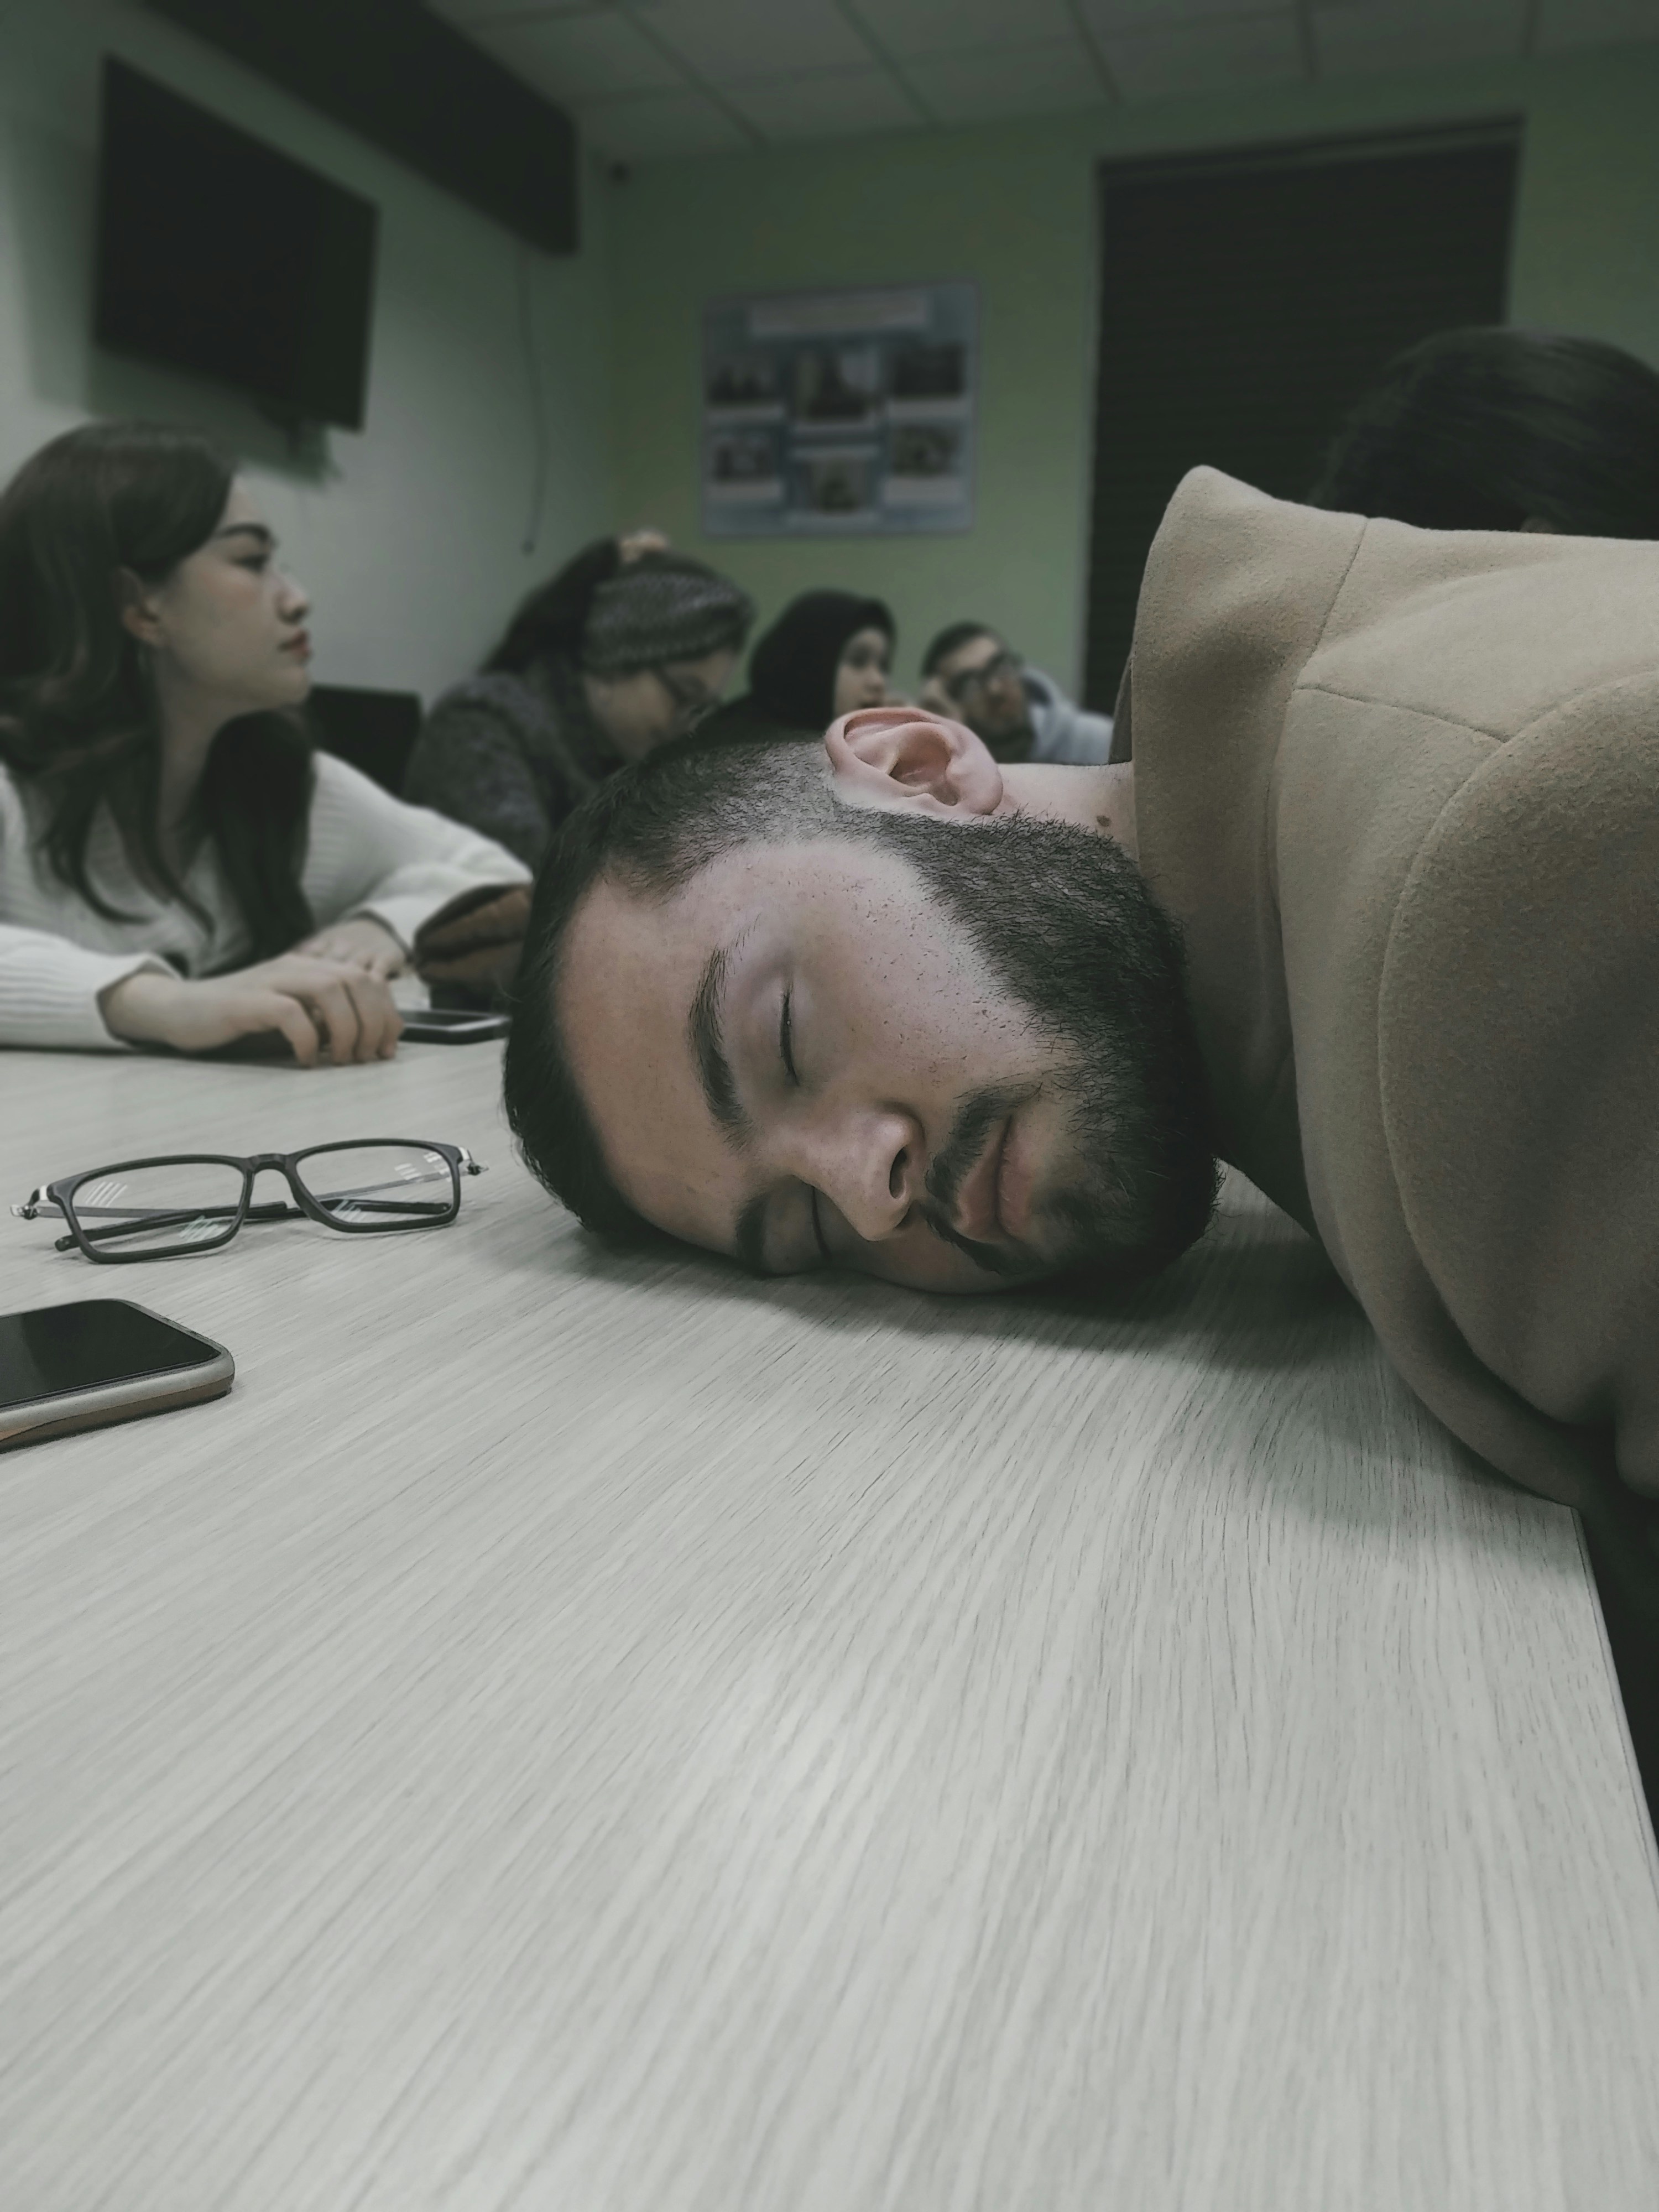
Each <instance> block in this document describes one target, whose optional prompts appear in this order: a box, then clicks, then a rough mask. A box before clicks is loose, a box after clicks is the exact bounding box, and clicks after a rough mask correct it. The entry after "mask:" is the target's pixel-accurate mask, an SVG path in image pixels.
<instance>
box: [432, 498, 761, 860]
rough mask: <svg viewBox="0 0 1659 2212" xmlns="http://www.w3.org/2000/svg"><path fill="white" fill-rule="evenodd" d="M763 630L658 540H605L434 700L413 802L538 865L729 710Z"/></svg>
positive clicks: (730, 589) (720, 581)
mask: <svg viewBox="0 0 1659 2212" xmlns="http://www.w3.org/2000/svg"><path fill="white" fill-rule="evenodd" d="M753 619H754V607H753V605H752V603H751V601H750V599H749V597H748V595H747V593H746V592H742V591H739V590H738V586H736V585H735V584H732V583H729V582H728V581H727V580H726V578H725V577H724V576H720V575H717V574H715V573H714V570H713V569H712V568H705V567H704V565H703V564H702V562H700V561H693V560H690V559H689V558H688V557H687V556H685V555H684V554H681V553H675V552H672V551H671V550H669V548H668V546H667V544H666V543H665V540H663V539H662V538H659V537H657V536H656V535H655V533H654V532H641V533H639V534H638V535H637V536H635V537H632V538H600V539H599V540H598V541H597V543H595V544H592V545H588V546H586V547H584V549H583V550H582V551H581V552H580V553H578V554H577V555H576V556H575V558H574V560H572V561H570V562H567V563H566V565H565V566H564V567H563V568H561V569H560V570H559V572H558V574H556V575H555V576H554V577H552V578H551V579H550V581H549V582H547V583H545V584H544V585H542V586H540V588H539V589H538V590H537V591H534V592H532V593H531V595H530V597H529V598H528V599H526V601H525V602H524V604H523V605H522V606H521V607H520V609H519V611H518V612H517V614H515V615H514V616H513V620H512V622H511V623H510V624H509V625H508V627H507V634H506V635H505V636H504V637H503V638H502V639H501V642H500V644H499V645H498V646H497V647H495V651H494V652H493V653H491V654H490V655H489V659H487V660H486V661H485V663H484V665H483V669H482V671H480V672H479V674H477V676H473V677H470V678H468V679H467V680H466V681H465V683H463V684H457V685H456V686H455V687H454V689H453V690H450V691H447V692H446V693H445V694H444V696H443V697H442V698H441V699H440V700H439V701H438V702H437V704H436V706H435V707H434V708H433V710H432V712H431V714H429V715H428V718H427V720H426V724H425V726H424V727H423V728H422V732H421V734H420V737H419V738H418V739H417V740H416V746H415V750H414V752H413V753H412V755H411V756H410V763H409V773H408V775H407V778H406V780H405V782H404V793H405V796H406V797H408V798H410V799H414V800H415V801H416V803H417V804H419V805H422V806H430V807H435V808H436V809H437V811H439V812H440V813H441V814H447V815H448V816H449V817H451V818H452V819H453V820H454V821H457V822H465V823H469V824H470V825H471V827H472V828H473V829H482V830H483V832H484V834H485V835H486V836H490V837H493V838H495V840H496V842H498V843H500V844H502V845H505V846H506V847H507V850H508V851H509V852H512V853H516V854H518V856H519V857H520V860H524V861H526V862H527V863H528V865H529V866H532V867H534V866H536V864H537V862H538V860H540V859H541V856H542V854H543V852H544V849H545V848H546V846H547V842H548V840H549V839H550V837H551V836H552V835H553V832H554V830H555V829H557V827H558V825H559V823H561V822H562V821H563V819H564V818H565V817H566V816H567V815H568V814H569V813H570V812H571V811H573V809H574V808H575V807H576V806H578V805H580V803H581V801H582V800H583V799H586V797H587V796H588V795H589V793H592V792H594V791H597V790H598V789H599V786H600V784H601V783H603V782H604V781H605V778H606V777H607V776H608V775H611V774H612V773H613V772H614V771H615V770H616V769H619V768H620V767H622V765H623V763H624V762H627V761H636V760H640V759H642V758H643V757H644V756H645V755H646V754H647V753H648V752H650V751H652V750H654V748H655V747H656V746H658V745H660V744H667V743H668V741H669V740H670V739H671V738H680V737H684V736H685V735H687V734H688V732H690V731H691V730H692V729H694V728H695V727H696V725H697V723H698V722H699V721H700V720H702V718H703V716H704V715H706V714H708V712H709V711H710V710H711V708H714V706H715V705H716V704H717V703H718V702H719V700H720V694H721V693H722V692H723V691H724V690H725V689H726V684H727V683H728V682H729V681H730V678H731V675H732V669H733V667H734V666H735V665H736V664H737V657H738V652H739V650H740V649H741V647H742V646H743V643H744V639H745V638H746V637H747V635H748V634H749V628H750V623H751V622H752V621H753Z"/></svg>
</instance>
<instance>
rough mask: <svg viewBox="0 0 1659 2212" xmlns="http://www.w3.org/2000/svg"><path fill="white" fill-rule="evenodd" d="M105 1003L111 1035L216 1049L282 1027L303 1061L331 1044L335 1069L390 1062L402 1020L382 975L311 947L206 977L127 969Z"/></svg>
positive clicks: (309, 1063) (103, 997)
mask: <svg viewBox="0 0 1659 2212" xmlns="http://www.w3.org/2000/svg"><path fill="white" fill-rule="evenodd" d="M383 934H384V933H383ZM98 1003H99V1005H100V1008H101V1009H102V1012H103V1016H104V1021H105V1023H106V1026H107V1027H108V1029H109V1030H110V1032H111V1034H112V1036H118V1037H126V1038H128V1039H130V1040H131V1042H133V1043H134V1044H165V1045H171V1046H172V1047H173V1050H174V1051H175V1052H216V1051H217V1050H218V1049H219V1048H221V1047H222V1046H224V1045H228V1044H234V1043H235V1042H236V1041H237V1039H238V1038H239V1037H247V1036H269V1035H270V1034H271V1033H272V1032H273V1031H275V1032H277V1033H279V1034H280V1035H282V1036H284V1037H286V1038H287V1039H288V1042H289V1044H290V1045H291V1046H292V1048H293V1051H294V1057H295V1060H298V1061H299V1063H300V1065H301V1067H315V1066H317V1065H318V1063H319V1060H321V1058H322V1056H323V1054H324V1052H325V1050H326V1052H327V1053H328V1055H329V1057H330V1058H331V1060H333V1061H334V1063H335V1065H336V1066H340V1065H341V1064H342V1063H343V1061H346V1060H390V1059H391V1057H392V1054H393V1053H394V1052H396V1050H397V1049H398V1033H399V1032H400V1030H402V1028H403V1025H404V1024H403V1017H402V1015H401V1014H399V1012H398V1008H397V1006H396V1003H395V1002H394V1000H393V999H392V993H391V991H390V989H389V988H388V987H387V985H386V978H385V977H384V976H383V975H376V974H375V973H374V971H373V970H372V969H368V968H365V967H362V966H360V965H357V964H356V963H351V962H345V961H337V960H319V959H316V958H314V957H313V956H311V955H310V954H307V953H304V952H285V953H283V955H282V957H280V958H279V959H276V960H266V961H264V962H262V963H261V964H260V965H259V966H258V967H257V968H244V969H241V970H240V973H239V974H237V975H208V976H204V977H203V978H202V979H201V980H200V981H187V980H186V979H185V977H183V976H179V975H157V974H155V972H153V971H151V972H147V973H142V974H139V975H125V976H123V977H122V979H121V981H119V982H118V983H113V984H112V985H111V986H110V987H109V989H108V990H107V991H104V992H100V994H99V1001H98Z"/></svg>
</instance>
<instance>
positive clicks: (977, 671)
mask: <svg viewBox="0 0 1659 2212" xmlns="http://www.w3.org/2000/svg"><path fill="white" fill-rule="evenodd" d="M1024 665H1025V663H1024V659H1022V658H1021V656H1020V655H1019V654H1018V653H1012V652H1010V650H1009V649H1008V647H1006V646H1005V647H1003V649H1002V651H1001V652H1000V653H993V654H992V656H991V658H990V659H989V660H987V661H986V662H984V663H983V664H982V665H981V666H980V667H978V668H964V669H963V671H962V672H961V674H960V675H957V676H951V677H949V678H946V680H945V691H946V692H947V693H948V695H949V696H951V698H952V699H954V700H955V701H956V702H957V706H958V707H960V706H963V705H964V704H965V703H966V702H967V701H968V700H969V699H971V698H973V697H974V696H975V695H976V694H977V693H979V692H981V691H987V690H989V689H990V687H991V686H992V684H996V683H999V682H1000V681H1001V679H1002V678H1004V677H1006V676H1018V674H1019V673H1020V671H1022V670H1023V669H1024Z"/></svg>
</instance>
